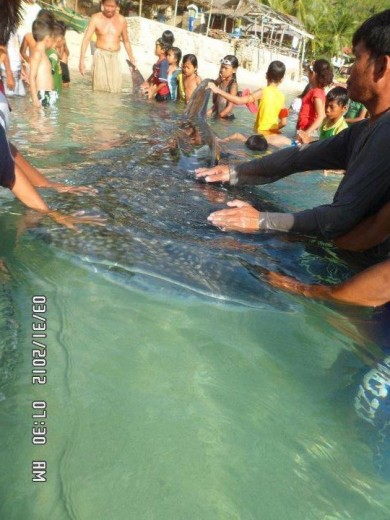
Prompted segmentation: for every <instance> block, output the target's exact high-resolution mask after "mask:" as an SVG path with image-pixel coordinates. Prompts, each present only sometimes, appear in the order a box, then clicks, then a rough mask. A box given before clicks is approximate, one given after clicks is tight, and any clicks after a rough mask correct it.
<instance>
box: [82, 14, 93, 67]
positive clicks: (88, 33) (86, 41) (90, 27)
mask: <svg viewBox="0 0 390 520" xmlns="http://www.w3.org/2000/svg"><path fill="white" fill-rule="evenodd" d="M95 20H96V19H95V15H93V16H92V17H91V19H90V21H89V24H88V27H87V30H86V31H85V34H84V38H83V41H82V43H81V49H80V62H79V70H80V73H81V74H82V75H83V76H84V74H85V60H84V57H85V52H86V50H87V47H88V44H89V42H90V40H91V38H92V35H93V33H94V32H95V31H96V21H95Z"/></svg>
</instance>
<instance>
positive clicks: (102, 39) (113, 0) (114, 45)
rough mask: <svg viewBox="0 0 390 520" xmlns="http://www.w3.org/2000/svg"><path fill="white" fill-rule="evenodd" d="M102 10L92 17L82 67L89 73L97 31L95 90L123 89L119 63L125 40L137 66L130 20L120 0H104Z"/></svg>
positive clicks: (93, 81) (111, 90)
mask: <svg viewBox="0 0 390 520" xmlns="http://www.w3.org/2000/svg"><path fill="white" fill-rule="evenodd" d="M101 9H102V12H101V13H96V14H94V15H93V16H92V17H91V20H90V22H89V25H88V27H87V30H86V32H85V34H84V38H83V42H82V44H81V52H80V64H79V69H80V72H81V74H82V75H84V74H85V62H84V56H85V52H86V50H87V47H88V44H89V42H90V40H91V38H92V35H93V34H94V33H96V36H97V40H96V51H95V54H94V60H93V79H92V88H93V90H99V91H103V92H120V91H121V88H122V70H121V65H120V62H119V50H120V41H121V39H122V41H123V45H124V46H125V49H126V52H127V54H128V56H129V59H130V61H131V62H132V63H133V65H134V66H135V60H134V55H133V51H132V48H131V45H130V41H129V36H128V34H127V23H126V20H125V18H124V16H121V15H120V14H119V13H118V11H119V0H102V7H101Z"/></svg>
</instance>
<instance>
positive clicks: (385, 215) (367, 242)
mask: <svg viewBox="0 0 390 520" xmlns="http://www.w3.org/2000/svg"><path fill="white" fill-rule="evenodd" d="M389 236H390V202H388V203H387V204H385V205H384V206H383V207H382V209H380V210H379V212H378V213H376V214H375V215H371V216H370V217H367V218H366V219H364V220H363V221H362V222H360V224H358V225H357V226H356V227H354V228H353V229H352V230H351V231H349V232H348V233H346V234H345V235H342V236H341V237H339V238H337V239H336V240H335V244H336V245H337V246H338V247H341V248H342V249H349V250H350V251H365V250H366V249H369V248H370V247H374V246H376V245H378V244H381V243H382V242H384V241H385V240H386V239H387V238H388V237H389Z"/></svg>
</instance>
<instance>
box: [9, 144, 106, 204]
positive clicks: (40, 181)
mask: <svg viewBox="0 0 390 520" xmlns="http://www.w3.org/2000/svg"><path fill="white" fill-rule="evenodd" d="M10 148H11V152H12V155H13V158H14V161H15V165H16V166H17V167H18V168H19V170H20V171H21V172H22V173H23V174H24V176H25V177H27V179H28V180H29V181H30V184H32V186H34V187H35V188H50V189H53V190H56V191H58V192H68V193H75V194H78V193H89V194H94V193H96V190H95V189H94V188H91V187H90V186H69V185H67V184H63V183H61V182H52V181H50V180H49V179H47V178H46V177H45V176H44V175H43V174H42V173H41V172H40V171H39V170H37V168H35V166H33V165H32V164H31V163H29V162H28V161H27V159H25V157H23V155H22V154H21V153H20V152H19V150H18V149H17V148H16V146H14V145H13V144H11V143H10Z"/></svg>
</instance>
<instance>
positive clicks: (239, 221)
mask: <svg viewBox="0 0 390 520" xmlns="http://www.w3.org/2000/svg"><path fill="white" fill-rule="evenodd" d="M227 205H228V206H230V208H231V209H222V210H221V211H215V212H214V213H211V214H210V215H209V216H208V218H207V220H208V221H209V222H210V223H211V224H213V226H216V227H218V228H220V229H221V230H222V231H240V232H241V233H255V232H256V231H259V228H260V224H259V219H260V211H258V210H257V209H255V208H254V207H253V206H251V205H250V204H248V202H244V201H242V200H238V199H235V200H232V201H231V202H228V203H227Z"/></svg>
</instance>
